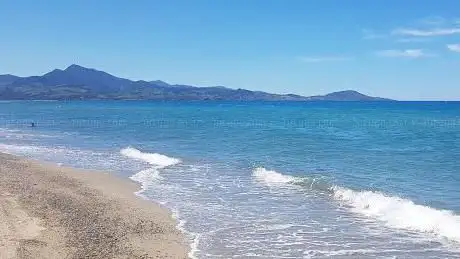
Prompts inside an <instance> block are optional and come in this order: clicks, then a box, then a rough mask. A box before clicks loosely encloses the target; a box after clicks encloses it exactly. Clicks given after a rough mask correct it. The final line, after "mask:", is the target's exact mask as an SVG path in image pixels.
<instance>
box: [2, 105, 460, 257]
mask: <svg viewBox="0 0 460 259" xmlns="http://www.w3.org/2000/svg"><path fill="white" fill-rule="evenodd" d="M32 121H33V122H35V123H36V125H37V127H35V128H30V127H29V125H30V123H31V122H32ZM0 151H3V152H9V153H14V154H20V155H25V156H28V157H32V158H37V159H42V160H49V161H54V162H57V163H63V164H65V165H71V166H75V167H83V168H90V169H102V170H107V171H110V172H113V173H114V174H116V175H119V176H123V177H131V178H132V179H133V180H136V181H139V182H141V183H142V190H141V191H140V193H139V194H140V195H143V196H145V197H147V198H150V199H153V200H156V201H158V202H160V203H162V204H164V205H165V206H167V207H168V208H170V209H171V210H172V211H173V212H174V213H175V215H176V217H178V220H179V221H180V226H179V227H180V228H181V229H182V230H183V231H184V232H185V233H186V235H187V236H188V237H189V238H190V243H191V245H192V248H193V254H191V255H192V256H193V257H196V258H327V257H333V258H460V162H459V159H460V103H458V102H456V103H455V102H388V103H377V102H375V103H362V102H349V103H348V102H310V103H277V102H268V103H267V102H264V103H244V102H241V103H240V102H140V101H117V102H115V101H113V102H112V101H91V102H32V101H30V102H0Z"/></svg>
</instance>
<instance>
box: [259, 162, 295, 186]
mask: <svg viewBox="0 0 460 259" xmlns="http://www.w3.org/2000/svg"><path fill="white" fill-rule="evenodd" d="M253 176H254V178H255V179H256V180H257V181H258V182H262V183H264V184H266V185H268V186H279V185H286V184H289V183H293V182H295V181H296V177H294V176H290V175H284V174H281V173H278V172H276V171H272V170H267V169H265V168H263V167H258V168H256V169H254V171H253Z"/></svg>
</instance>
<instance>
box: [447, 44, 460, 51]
mask: <svg viewBox="0 0 460 259" xmlns="http://www.w3.org/2000/svg"><path fill="white" fill-rule="evenodd" d="M447 49H449V50H450V51H454V52H460V44H448V45H447Z"/></svg>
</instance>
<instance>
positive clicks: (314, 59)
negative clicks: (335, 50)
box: [298, 56, 351, 63]
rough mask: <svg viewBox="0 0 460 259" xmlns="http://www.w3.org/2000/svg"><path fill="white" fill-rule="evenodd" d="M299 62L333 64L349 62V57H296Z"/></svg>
mask: <svg viewBox="0 0 460 259" xmlns="http://www.w3.org/2000/svg"><path fill="white" fill-rule="evenodd" d="M298 59H299V60H300V61H301V62H305V63H319V62H333V61H345V60H350V59H351V57H346V56H312V57H298Z"/></svg>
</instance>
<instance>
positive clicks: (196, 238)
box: [172, 209, 201, 259]
mask: <svg viewBox="0 0 460 259" xmlns="http://www.w3.org/2000/svg"><path fill="white" fill-rule="evenodd" d="M172 217H173V219H174V220H176V221H177V222H178V224H177V225H176V228H177V229H178V230H179V231H181V232H182V233H185V235H187V236H188V237H190V238H191V242H190V251H189V252H188V254H187V256H188V257H189V258H191V259H197V258H198V257H197V256H196V253H197V252H198V251H200V249H199V248H198V245H199V243H200V238H201V235H200V234H199V233H194V232H191V231H188V230H187V229H185V224H186V223H187V221H186V220H185V219H181V218H180V214H179V211H178V210H176V209H173V210H172Z"/></svg>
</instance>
